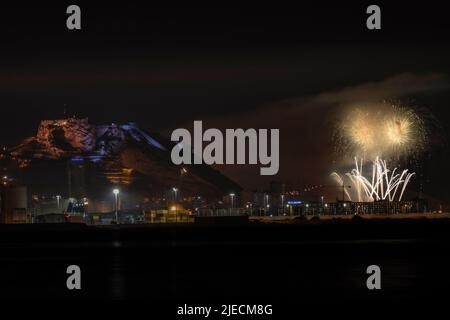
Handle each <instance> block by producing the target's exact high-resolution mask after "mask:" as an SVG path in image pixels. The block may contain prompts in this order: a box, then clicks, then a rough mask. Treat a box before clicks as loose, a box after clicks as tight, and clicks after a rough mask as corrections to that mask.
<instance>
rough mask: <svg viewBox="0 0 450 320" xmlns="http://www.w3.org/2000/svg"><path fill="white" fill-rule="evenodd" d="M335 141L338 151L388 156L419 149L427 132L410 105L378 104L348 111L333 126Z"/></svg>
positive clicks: (373, 156)
mask: <svg viewBox="0 0 450 320" xmlns="http://www.w3.org/2000/svg"><path fill="white" fill-rule="evenodd" d="M335 140H337V141H336V145H338V147H339V150H338V151H339V152H340V153H341V152H342V151H343V152H344V153H347V154H351V155H356V156H358V157H361V158H370V159H375V158H376V157H377V156H383V157H388V158H392V157H400V156H409V155H414V154H417V153H420V152H422V151H423V150H424V148H425V146H426V142H427V133H426V129H425V125H424V122H423V120H422V119H421V118H420V117H419V115H418V114H417V113H416V112H415V111H414V110H413V109H412V108H408V107H405V106H401V105H398V104H387V103H382V104H378V105H373V106H367V107H358V108H355V109H352V110H351V111H350V112H348V113H347V115H346V116H345V117H344V119H343V120H342V121H341V122H340V124H339V125H338V127H337V130H336V133H335Z"/></svg>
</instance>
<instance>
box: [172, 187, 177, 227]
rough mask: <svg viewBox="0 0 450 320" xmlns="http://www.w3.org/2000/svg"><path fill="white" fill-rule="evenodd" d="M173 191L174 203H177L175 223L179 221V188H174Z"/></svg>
mask: <svg viewBox="0 0 450 320" xmlns="http://www.w3.org/2000/svg"><path fill="white" fill-rule="evenodd" d="M172 191H173V202H174V203H175V222H177V220H178V208H177V193H178V188H175V187H173V188H172Z"/></svg>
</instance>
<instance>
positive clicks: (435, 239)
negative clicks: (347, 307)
mask: <svg viewBox="0 0 450 320" xmlns="http://www.w3.org/2000/svg"><path fill="white" fill-rule="evenodd" d="M449 231H450V221H449V220H446V219H435V220H425V219H422V220H395V221H390V220H373V221H334V222H333V221H329V222H322V223H317V222H316V223H311V222H310V223H303V224H296V225H264V224H258V223H248V224H243V225H195V224H185V225H146V226H145V225H142V226H136V227H134V226H120V227H86V226H83V225H74V224H62V225H61V224H58V225H3V226H0V252H1V254H0V297H1V299H2V300H3V299H5V298H10V299H34V300H36V299H37V300H40V299H147V300H152V301H163V302H164V301H165V302H168V301H177V302H182V303H189V302H197V303H210V302H211V303H213V302H214V303H228V302H230V301H234V303H274V302H275V301H281V300H282V301H288V300H292V301H302V300H305V299H306V300H316V301H322V300H325V299H344V300H350V299H352V300H368V299H370V300H379V299H435V298H442V297H443V295H445V296H447V290H449V289H450V277H447V273H448V270H450V259H449V258H448V257H449V243H450V232H449ZM74 264H75V265H79V266H80V267H81V270H82V290H80V291H69V290H68V289H67V288H66V279H67V276H68V275H67V274H66V268H67V266H69V265H74ZM372 264H376V265H379V266H380V267H381V272H382V289H381V290H379V291H369V290H368V289H367V288H366V279H367V275H366V267H367V266H369V265H372ZM299 299H300V300H299Z"/></svg>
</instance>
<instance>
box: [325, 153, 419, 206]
mask: <svg viewBox="0 0 450 320" xmlns="http://www.w3.org/2000/svg"><path fill="white" fill-rule="evenodd" d="M362 171H363V159H360V160H359V161H358V158H356V157H355V168H354V169H352V171H350V172H348V173H346V174H345V177H347V178H348V179H349V181H350V183H351V185H352V187H353V188H354V190H355V192H356V198H357V201H359V202H362V201H379V200H389V201H394V200H395V199H396V196H397V194H398V201H401V200H402V197H403V193H404V192H405V189H406V186H407V185H408V183H409V181H410V179H411V177H412V176H413V175H414V174H415V173H414V172H408V169H405V170H403V171H402V172H401V173H396V172H397V168H394V169H393V170H392V171H391V170H389V168H388V166H387V162H386V160H382V159H380V158H379V157H376V158H375V160H374V161H373V164H372V176H371V177H370V179H368V178H366V177H365V176H364V175H363V173H362ZM331 176H333V177H334V178H335V180H336V181H337V182H338V183H339V185H344V179H343V178H342V177H341V176H340V175H339V174H338V173H336V172H333V173H332V174H331ZM399 190H400V193H398V191H399ZM345 193H346V196H347V197H348V199H349V200H351V201H353V199H352V197H351V195H350V193H349V192H347V190H345Z"/></svg>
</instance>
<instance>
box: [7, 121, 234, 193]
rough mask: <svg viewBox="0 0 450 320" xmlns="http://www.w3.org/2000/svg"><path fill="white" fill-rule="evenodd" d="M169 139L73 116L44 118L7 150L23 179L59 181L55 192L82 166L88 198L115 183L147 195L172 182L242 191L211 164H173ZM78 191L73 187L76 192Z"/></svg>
mask: <svg viewBox="0 0 450 320" xmlns="http://www.w3.org/2000/svg"><path fill="white" fill-rule="evenodd" d="M159 139H161V138H159ZM171 143H172V142H170V141H165V142H164V141H163V142H162V141H161V140H159V141H158V140H157V139H155V138H154V137H152V136H150V135H149V134H148V133H147V132H145V131H143V130H141V129H140V128H139V127H138V126H137V125H135V124H134V123H127V124H123V125H116V124H111V125H93V124H90V123H89V121H88V119H76V118H69V119H62V120H44V121H41V123H40V125H39V128H38V132H37V135H36V136H35V137H30V138H27V139H26V140H24V142H23V143H21V144H20V145H18V146H15V147H13V148H10V149H9V153H10V156H11V157H10V158H11V159H13V161H14V162H16V163H15V166H16V168H19V170H21V171H23V172H25V171H27V170H28V171H30V174H23V176H24V177H25V176H28V177H29V178H24V180H25V181H24V183H25V184H26V185H31V184H35V185H36V187H35V188H34V189H35V190H39V189H40V188H41V187H40V186H41V185H43V184H45V183H47V184H48V187H49V186H54V185H55V184H56V183H60V185H59V187H58V188H56V189H57V190H59V189H63V188H65V189H67V188H66V187H65V185H67V183H68V182H67V181H66V182H63V180H64V179H67V172H65V171H67V168H73V170H72V169H70V170H72V175H74V177H73V179H72V182H73V183H74V181H75V180H77V179H75V178H78V174H77V173H75V169H77V168H79V167H80V166H82V167H83V170H82V172H83V175H86V177H85V178H83V179H80V181H83V184H84V183H85V184H86V186H82V187H80V190H86V191H84V193H85V195H86V196H91V195H93V194H99V196H98V197H99V198H101V197H103V196H102V195H101V194H103V195H109V194H110V190H111V186H114V185H118V186H121V188H123V189H126V188H128V189H129V190H130V192H131V190H132V191H133V192H134V193H136V194H140V195H145V196H152V195H155V194H160V195H161V194H163V193H162V192H164V190H168V189H171V188H172V187H174V186H177V187H179V188H180V190H183V193H184V194H190V195H204V196H210V197H221V196H222V195H223V194H228V193H229V192H231V191H232V192H238V191H239V190H240V187H239V186H238V185H236V184H235V183H234V182H233V181H231V180H229V179H228V178H227V177H225V176H223V175H222V174H221V173H220V172H218V171H217V170H214V169H213V168H211V167H209V166H206V165H191V166H183V167H181V166H176V165H174V164H173V163H172V161H171V158H170V149H171V148H172V145H171ZM19 162H20V163H19ZM21 163H25V164H26V165H22V166H21V165H20V164H21ZM58 166H59V171H58V173H56V172H57V167H58ZM77 170H78V169H77ZM80 172H81V171H80ZM40 175H41V176H40ZM30 177H32V178H30ZM50 181H51V182H50ZM45 188H47V187H45ZM45 188H44V189H45ZM32 189H33V188H32ZM75 189H76V188H75V186H72V188H71V190H72V193H73V190H75ZM52 192H58V191H54V190H53V191H52ZM59 193H63V192H59ZM85 195H83V196H85Z"/></svg>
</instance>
